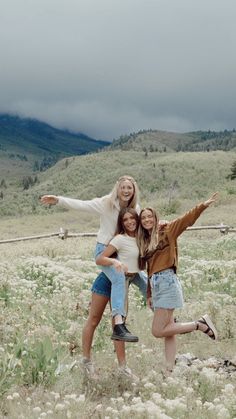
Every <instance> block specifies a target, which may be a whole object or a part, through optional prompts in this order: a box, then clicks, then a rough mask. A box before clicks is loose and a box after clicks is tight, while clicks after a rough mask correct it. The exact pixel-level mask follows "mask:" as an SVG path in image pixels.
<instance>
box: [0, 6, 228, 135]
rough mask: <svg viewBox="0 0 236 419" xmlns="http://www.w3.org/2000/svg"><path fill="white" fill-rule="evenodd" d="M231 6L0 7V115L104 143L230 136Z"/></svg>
mask: <svg viewBox="0 0 236 419" xmlns="http://www.w3.org/2000/svg"><path fill="white" fill-rule="evenodd" d="M235 13H236V2H235V0H227V2H223V0H208V1H205V0H198V1H197V2H196V1H195V0H178V1H176V0H125V1H124V0H120V1H117V0H99V1H98V0H40V1H39V0H38V1H37V0H35V1H32V0H2V1H1V16H0V49H1V67H0V91H1V95H0V112H6V111H7V112H18V113H20V114H21V115H24V116H31V117H36V118H39V119H42V120H45V121H47V122H49V123H51V124H53V125H55V126H58V127H66V128H69V129H73V130H76V131H82V132H84V133H87V134H88V135H91V136H94V137H96V138H104V139H112V138H116V137H118V136H119V135H121V134H124V133H128V132H131V131H137V130H139V129H143V128H156V129H165V130H172V131H175V130H176V131H180V132H181V131H188V130H195V129H208V128H211V129H224V128H228V129H232V128H235V127H236V121H235V115H236V112H235V111H236V109H235V108H236V83H235V74H236V56H235V53H234V43H235V39H236V25H235V22H234V20H235Z"/></svg>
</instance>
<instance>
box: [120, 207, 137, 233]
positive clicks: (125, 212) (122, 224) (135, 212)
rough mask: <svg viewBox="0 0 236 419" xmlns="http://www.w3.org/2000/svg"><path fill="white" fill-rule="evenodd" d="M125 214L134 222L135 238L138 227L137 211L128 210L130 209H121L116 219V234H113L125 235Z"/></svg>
mask: <svg viewBox="0 0 236 419" xmlns="http://www.w3.org/2000/svg"><path fill="white" fill-rule="evenodd" d="M127 213H129V214H131V215H132V216H133V217H134V219H135V221H136V224H137V226H136V232H135V236H137V234H138V227H139V216H138V213H137V211H135V209H134V208H130V207H125V208H122V209H121V210H120V212H119V215H118V219H117V226H116V233H115V234H125V233H126V230H125V226H124V216H125V214H127Z"/></svg>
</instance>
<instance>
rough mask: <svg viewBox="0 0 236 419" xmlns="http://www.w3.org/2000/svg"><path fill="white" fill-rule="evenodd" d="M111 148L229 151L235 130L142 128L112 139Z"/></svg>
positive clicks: (235, 140) (233, 145)
mask: <svg viewBox="0 0 236 419" xmlns="http://www.w3.org/2000/svg"><path fill="white" fill-rule="evenodd" d="M110 147H111V148H112V149H122V150H143V151H144V152H154V151H159V152H166V151H213V150H224V151H230V150H232V149H235V148H236V132H235V130H232V131H228V130H224V131H219V132H217V131H210V130H209V131H196V132H188V133H182V134H179V133H174V132H167V131H157V130H147V131H146V130H143V131H139V132H137V133H132V134H129V135H123V136H121V137H120V138H119V139H117V140H114V141H113V143H112V145H111V146H110Z"/></svg>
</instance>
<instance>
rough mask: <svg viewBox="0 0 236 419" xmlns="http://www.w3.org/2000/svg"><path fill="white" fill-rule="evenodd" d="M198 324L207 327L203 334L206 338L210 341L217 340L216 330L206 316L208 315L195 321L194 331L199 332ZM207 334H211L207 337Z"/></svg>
mask: <svg viewBox="0 0 236 419" xmlns="http://www.w3.org/2000/svg"><path fill="white" fill-rule="evenodd" d="M198 323H202V324H204V325H205V326H207V329H206V330H205V332H203V333H205V334H206V335H207V336H209V338H211V339H212V340H217V338H218V333H217V330H216V328H215V326H214V324H213V322H212V321H211V319H210V317H209V316H208V314H204V316H202V317H200V319H199V320H197V327H196V330H199V324H198ZM209 332H211V333H212V334H210V335H209Z"/></svg>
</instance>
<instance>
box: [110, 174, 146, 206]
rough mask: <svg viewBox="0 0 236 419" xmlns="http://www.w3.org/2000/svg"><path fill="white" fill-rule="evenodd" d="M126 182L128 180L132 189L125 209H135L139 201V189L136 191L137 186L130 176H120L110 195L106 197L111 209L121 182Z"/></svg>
mask: <svg viewBox="0 0 236 419" xmlns="http://www.w3.org/2000/svg"><path fill="white" fill-rule="evenodd" d="M126 180H128V181H129V182H131V183H132V185H133V188H134V193H133V196H132V198H131V199H130V201H129V202H128V205H127V207H129V208H136V206H137V203H138V201H139V189H138V185H137V183H136V182H135V180H134V178H133V177H132V176H128V175H124V176H121V177H120V178H119V179H118V180H117V182H116V184H115V186H114V188H113V189H112V191H111V193H110V194H109V195H108V198H109V201H110V204H111V206H113V207H114V206H115V204H116V201H117V199H118V190H119V186H120V185H121V183H122V182H124V181H126Z"/></svg>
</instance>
